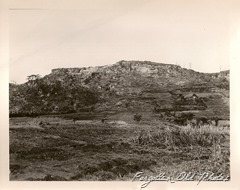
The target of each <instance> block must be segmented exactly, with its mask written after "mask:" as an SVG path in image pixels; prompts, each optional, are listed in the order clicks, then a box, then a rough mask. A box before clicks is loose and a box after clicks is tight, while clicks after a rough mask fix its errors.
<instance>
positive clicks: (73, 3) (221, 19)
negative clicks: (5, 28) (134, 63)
mask: <svg viewBox="0 0 240 190" xmlns="http://www.w3.org/2000/svg"><path fill="white" fill-rule="evenodd" d="M229 2H231V1H226V0H201V1H197V0H196V1H193V0H89V1H83V0H78V1H77V0H68V1H67V0H61V1H59V0H58V1H57V0H42V1H30V0H19V1H12V4H11V6H10V7H11V9H9V21H10V29H9V31H10V33H9V49H10V81H15V82H17V83H23V82H26V78H27V76H29V75H31V74H40V75H41V76H44V75H46V74H49V73H50V72H51V69H54V68H63V67H65V68H68V67H88V66H100V65H110V64H114V63H116V62H118V61H120V60H139V61H153V62H159V63H168V64H169V63H170V64H178V65H180V66H182V67H185V68H189V67H190V64H191V69H194V70H196V71H200V72H219V71H220V69H221V70H225V69H229V44H230V26H229V12H230V3H229ZM231 6H232V5H231Z"/></svg>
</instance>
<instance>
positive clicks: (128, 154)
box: [10, 113, 230, 181]
mask: <svg viewBox="0 0 240 190" xmlns="http://www.w3.org/2000/svg"><path fill="white" fill-rule="evenodd" d="M132 117H133V116H132V115H131V114H129V113H125V114H121V115H114V116H111V117H110V118H108V120H107V121H106V122H104V123H102V122H101V121H100V120H99V119H92V120H77V121H75V122H74V121H73V120H70V119H67V118H63V117H61V118H60V117H57V116H55V117H53V116H51V117H50V116H49V117H46V116H41V117H38V118H30V117H19V118H11V119H10V171H11V173H10V180H38V181H64V180H67V181H72V180H103V181H104V180H131V179H132V178H133V176H134V175H135V174H136V172H139V171H144V173H145V174H149V175H150V174H157V173H159V172H165V173H166V174H167V175H176V174H177V173H179V172H183V171H185V172H196V173H197V172H201V171H211V172H214V173H215V174H220V173H223V174H224V175H230V171H229V170H230V166H229V154H230V149H229V144H230V137H229V132H230V131H229V130H230V129H229V127H221V126H219V127H215V126H212V125H210V126H208V125H205V126H201V127H200V128H192V127H190V126H176V125H173V124H170V123H167V122H163V121H158V120H154V119H151V118H150V117H149V118H147V117H146V118H143V120H142V121H140V122H135V121H133V119H132Z"/></svg>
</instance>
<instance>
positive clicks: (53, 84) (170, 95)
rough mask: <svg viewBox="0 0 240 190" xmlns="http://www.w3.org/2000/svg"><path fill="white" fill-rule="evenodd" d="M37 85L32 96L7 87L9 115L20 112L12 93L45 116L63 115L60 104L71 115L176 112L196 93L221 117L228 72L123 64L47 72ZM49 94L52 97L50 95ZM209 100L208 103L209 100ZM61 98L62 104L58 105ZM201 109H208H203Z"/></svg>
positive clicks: (168, 65)
mask: <svg viewBox="0 0 240 190" xmlns="http://www.w3.org/2000/svg"><path fill="white" fill-rule="evenodd" d="M35 82H36V81H35ZM38 82H39V84H38V85H37V88H38V90H39V89H40V92H39V91H38V92H37V91H36V92H35V94H34V93H33V92H31V90H30V91H29V89H31V88H30V86H31V82H27V83H25V84H23V85H20V86H14V87H13V86H12V87H11V86H10V92H11V93H10V100H11V101H10V110H11V108H16V107H18V108H19V109H20V110H21V106H19V104H20V103H19V98H17V97H19V96H17V97H16V93H13V92H17V94H20V96H22V97H23V96H26V97H28V96H29V94H31V96H33V95H32V94H34V96H36V97H42V99H40V100H39V101H42V102H45V104H44V105H45V107H46V108H45V110H49V112H53V111H55V112H57V109H55V108H57V107H58V109H59V107H61V109H64V108H62V106H61V104H63V102H68V103H67V104H68V106H67V105H65V107H66V108H65V109H70V108H69V106H70V107H72V108H73V109H72V110H75V111H81V109H80V107H81V108H86V107H91V109H92V110H93V109H94V110H95V111H99V110H106V109H115V110H126V109H131V110H136V109H137V110H141V109H142V110H145V111H150V112H151V111H153V110H154V109H155V110H156V107H158V109H159V107H162V108H167V107H168V108H169V109H170V108H171V109H176V105H177V104H178V105H179V104H180V103H179V102H178V103H176V102H177V101H178V96H179V94H182V95H181V96H183V97H185V96H186V97H187V96H191V94H194V93H197V94H198V96H199V97H201V98H202V100H201V101H205V103H204V104H205V105H207V104H209V105H211V104H212V105H213V106H210V108H211V109H212V108H214V111H215V112H216V111H219V106H216V104H217V102H218V104H219V105H220V107H221V109H222V111H221V112H224V113H225V114H224V115H226V116H228V115H229V109H228V107H229V105H228V94H229V71H223V72H220V73H211V74H210V73H200V72H196V71H193V70H189V69H185V68H181V67H180V66H177V65H171V64H163V63H154V62H149V61H124V60H123V61H119V62H117V63H116V64H113V65H106V66H99V67H88V68H86V67H84V68H59V69H53V70H52V72H51V74H49V75H47V76H44V77H43V78H41V79H39V80H38ZM57 85H58V86H57ZM21 88H25V89H28V94H24V93H23V92H19V89H21ZM44 88H46V89H44ZM57 88H60V89H62V92H61V93H60V92H59V91H58V90H57ZM53 89H55V90H53ZM79 89H81V90H79ZM52 91H54V93H56V92H55V91H58V92H57V94H51V92H52ZM86 94H88V95H89V96H86ZM90 94H91V95H90ZM45 96H46V97H45ZM210 96H212V97H213V99H212V100H211V99H210V98H209V97H210ZM49 97H50V98H49ZM61 97H64V98H62V99H61ZM204 98H205V100H204ZM33 99H34V97H33ZM55 99H59V100H63V102H57V101H55ZM91 99H94V101H92V100H91ZM213 100H214V101H215V102H214V101H213ZM25 101H26V102H25V104H28V101H30V100H25ZM181 101H182V108H181V109H183V110H184V109H185V110H191V109H195V110H198V109H199V110H203V105H200V103H198V104H199V105H197V104H196V105H189V102H191V101H189V100H188V101H185V102H184V101H183V100H181ZM201 101H199V102H201ZM17 102H18V103H17ZM51 102H55V103H54V104H52V103H51ZM89 102H91V103H89ZM187 102H188V103H187ZM32 104H33V105H32V106H31V107H30V108H25V110H27V109H33V108H34V103H32ZM184 104H187V105H184ZM40 105H41V104H40ZM184 106H185V108H184ZM198 106H199V107H198ZM214 106H215V107H214ZM35 107H36V106H35ZM67 107H68V108H67ZM180 107H181V106H180ZM200 107H201V109H200ZM207 107H208V109H209V106H207ZM19 109H18V110H19ZM211 109H210V110H209V112H210V111H211ZM41 110H44V108H41ZM205 110H207V108H206V106H205ZM212 111H213V110H212ZM42 112H44V111H42Z"/></svg>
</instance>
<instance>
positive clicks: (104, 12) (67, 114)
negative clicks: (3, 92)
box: [8, 0, 236, 188]
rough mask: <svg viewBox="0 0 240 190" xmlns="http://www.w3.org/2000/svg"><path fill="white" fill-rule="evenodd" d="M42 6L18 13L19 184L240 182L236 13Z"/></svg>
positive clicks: (15, 114)
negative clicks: (234, 80) (233, 138)
mask: <svg viewBox="0 0 240 190" xmlns="http://www.w3.org/2000/svg"><path fill="white" fill-rule="evenodd" d="M34 2H35V4H34V3H33V2H32V3H28V4H26V5H24V6H22V5H21V4H20V3H19V4H18V3H15V5H16V6H11V8H9V10H8V17H9V84H8V85H9V180H10V181H92V182H94V181H130V182H136V181H137V182H140V187H141V188H147V187H149V186H150V184H151V183H158V182H165V183H178V182H182V181H185V182H195V184H196V186H197V185H199V184H200V183H203V182H206V181H208V182H216V181H217V182H222V183H228V182H229V181H231V177H232V176H231V162H230V155H231V153H232V152H230V130H231V129H232V128H231V126H230V121H231V119H230V72H231V71H230V61H229V60H230V50H229V46H230V40H231V36H230V33H231V31H230V30H231V27H230V16H229V12H230V7H231V6H232V5H233V4H231V2H232V3H233V2H234V1H225V0H220V1H214V0H210V1H205V0H203V1H188V0H179V1H176V0H170V1H165V0H149V1H147V0H138V1H137V0H128V1H127V0H123V1H119V0H100V1H97V0H91V1H85V0H79V1H74V0H72V1H70V2H71V3H67V2H65V1H63V2H65V3H63V2H62V3H60V4H59V5H58V4H57V3H56V1H54V0H52V1H49V3H50V4H51V2H52V3H53V2H55V3H56V4H54V6H53V4H51V6H49V7H48V8H46V7H44V6H42V4H41V3H36V2H37V1H34ZM34 5H35V6H34ZM235 127H236V126H235ZM159 187H160V186H159Z"/></svg>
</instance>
